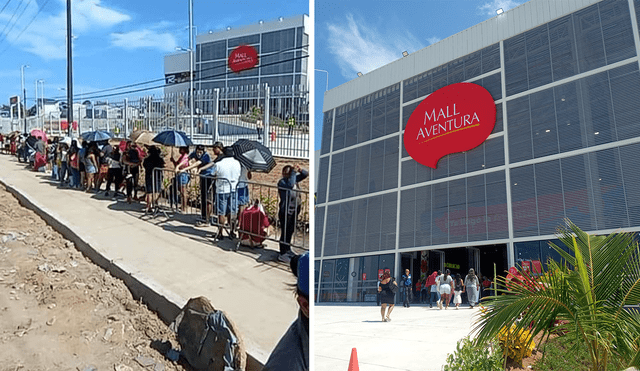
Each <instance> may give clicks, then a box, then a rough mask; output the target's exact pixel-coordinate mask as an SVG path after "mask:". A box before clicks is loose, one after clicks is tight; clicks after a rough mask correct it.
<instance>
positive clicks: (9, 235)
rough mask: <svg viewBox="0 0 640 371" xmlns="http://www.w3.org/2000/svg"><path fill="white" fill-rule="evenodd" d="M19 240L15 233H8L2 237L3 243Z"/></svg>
mask: <svg viewBox="0 0 640 371" xmlns="http://www.w3.org/2000/svg"><path fill="white" fill-rule="evenodd" d="M17 238H18V235H17V234H16V233H15V232H8V233H7V234H6V235H4V236H2V239H1V240H2V243H3V244H4V243H7V241H15V240H16V239H17Z"/></svg>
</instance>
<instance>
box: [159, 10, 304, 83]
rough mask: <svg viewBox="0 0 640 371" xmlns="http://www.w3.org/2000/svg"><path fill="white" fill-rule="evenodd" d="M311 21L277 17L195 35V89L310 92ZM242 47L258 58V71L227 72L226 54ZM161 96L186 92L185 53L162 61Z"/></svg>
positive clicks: (186, 59)
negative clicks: (284, 88) (277, 88)
mask: <svg viewBox="0 0 640 371" xmlns="http://www.w3.org/2000/svg"><path fill="white" fill-rule="evenodd" d="M310 30H311V27H310V23H309V16H308V15H306V14H303V15H298V16H293V17H286V18H284V17H280V18H278V19H276V20H270V21H259V22H256V23H255V24H249V25H245V26H242V27H237V28H232V27H228V28H227V29H225V30H220V31H209V32H207V33H200V34H198V35H196V51H195V59H194V70H195V76H196V78H195V80H194V83H195V89H196V90H209V89H221V88H231V87H244V86H250V85H261V84H269V86H292V85H301V86H303V87H304V88H305V89H308V86H309V77H308V71H307V66H308V58H306V57H307V56H308V55H309V32H310ZM240 45H249V46H252V47H253V48H255V49H256V51H257V53H258V61H259V62H258V65H257V66H256V68H252V69H249V70H246V71H242V72H240V73H233V72H231V70H230V69H229V67H228V66H227V59H228V57H229V54H230V53H231V52H232V51H233V50H234V49H235V48H237V47H238V46H240ZM164 62H165V63H164V72H165V80H166V83H167V84H168V86H167V87H165V92H166V93H170V92H177V91H178V92H179V91H188V90H189V84H188V81H189V80H188V75H189V53H188V52H179V53H173V54H169V55H167V56H165V60H164Z"/></svg>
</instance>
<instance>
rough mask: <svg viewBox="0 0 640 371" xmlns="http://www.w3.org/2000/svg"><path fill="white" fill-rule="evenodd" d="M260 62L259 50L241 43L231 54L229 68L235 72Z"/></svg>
mask: <svg viewBox="0 0 640 371" xmlns="http://www.w3.org/2000/svg"><path fill="white" fill-rule="evenodd" d="M257 64H258V52H257V51H256V49H255V48H254V47H252V46H249V45H240V46H239V47H237V48H235V49H233V51H232V52H231V53H230V54H229V68H230V69H231V70H232V71H233V72H240V71H244V70H248V69H250V68H253V67H255V66H256V65H257Z"/></svg>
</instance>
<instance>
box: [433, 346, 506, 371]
mask: <svg viewBox="0 0 640 371" xmlns="http://www.w3.org/2000/svg"><path fill="white" fill-rule="evenodd" d="M503 370H504V368H503V367H502V351H501V350H500V347H490V346H485V345H478V344H476V343H474V342H472V341H470V340H469V338H464V339H462V340H460V341H458V345H457V346H456V350H455V352H454V353H453V354H449V355H448V356H447V363H446V364H445V366H444V371H503Z"/></svg>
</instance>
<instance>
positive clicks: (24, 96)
mask: <svg viewBox="0 0 640 371" xmlns="http://www.w3.org/2000/svg"><path fill="white" fill-rule="evenodd" d="M25 68H29V65H28V64H23V65H22V66H20V75H21V77H22V94H23V99H24V101H23V102H22V107H23V108H24V132H25V134H26V133H27V90H26V89H25V87H24V69H25ZM18 109H20V107H19V106H18Z"/></svg>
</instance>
